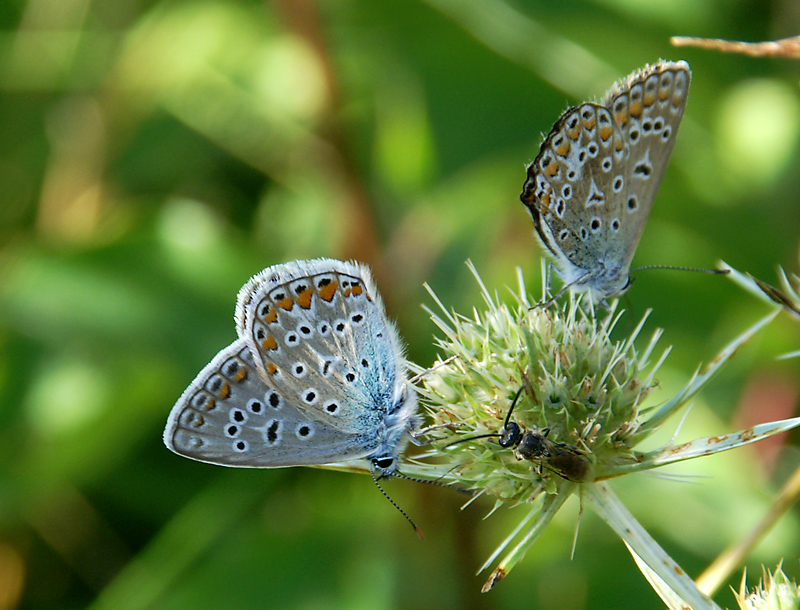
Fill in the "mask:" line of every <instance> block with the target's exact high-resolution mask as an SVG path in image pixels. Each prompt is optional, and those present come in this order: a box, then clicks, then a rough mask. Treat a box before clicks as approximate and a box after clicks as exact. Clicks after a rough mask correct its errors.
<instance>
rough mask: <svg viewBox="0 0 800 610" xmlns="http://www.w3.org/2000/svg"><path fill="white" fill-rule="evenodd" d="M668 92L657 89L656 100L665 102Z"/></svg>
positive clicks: (667, 90)
mask: <svg viewBox="0 0 800 610" xmlns="http://www.w3.org/2000/svg"><path fill="white" fill-rule="evenodd" d="M669 94H670V90H669V89H659V90H658V99H660V100H661V101H662V102H665V101H667V100H668V99H669Z"/></svg>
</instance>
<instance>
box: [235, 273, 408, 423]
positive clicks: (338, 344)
mask: <svg viewBox="0 0 800 610" xmlns="http://www.w3.org/2000/svg"><path fill="white" fill-rule="evenodd" d="M365 273H366V272H365V270H364V269H363V268H360V267H358V266H356V265H352V264H347V263H341V262H339V261H330V260H324V261H319V264H316V265H315V264H305V265H304V266H302V267H298V268H296V269H295V268H294V267H292V266H291V264H289V265H284V266H281V268H280V269H279V273H275V271H274V270H266V271H265V272H264V273H262V274H259V276H256V277H255V278H253V279H252V280H251V282H250V283H249V284H248V286H245V288H243V289H242V292H240V298H239V303H240V305H239V309H238V311H239V312H240V313H237V321H238V320H241V322H239V323H238V324H237V326H238V328H239V329H240V335H241V336H242V338H243V339H244V340H245V341H247V342H248V344H250V345H252V346H253V350H254V354H255V360H256V366H257V367H258V369H259V371H260V372H261V374H262V375H263V376H264V377H265V378H267V379H269V380H270V383H271V384H272V385H274V387H275V388H276V389H277V390H278V391H279V392H280V393H281V395H282V396H284V397H285V398H286V399H287V400H289V401H292V402H293V403H294V404H296V405H297V408H298V409H299V410H302V411H305V412H307V413H309V414H310V416H313V417H314V418H315V419H317V420H318V421H322V422H325V424H326V425H328V426H330V427H332V428H336V429H339V430H342V431H344V432H349V433H363V432H364V431H372V430H375V429H377V428H378V426H379V425H380V424H381V422H382V421H383V419H384V416H385V415H386V413H387V411H389V410H390V409H391V407H392V405H393V404H394V402H395V401H396V398H397V395H398V393H399V392H400V391H402V390H403V389H404V388H403V386H404V384H405V377H404V370H403V367H404V365H403V364H402V359H401V358H398V357H396V353H397V352H398V351H399V341H398V339H397V336H396V332H395V330H394V328H393V327H392V326H391V324H390V323H389V322H388V321H387V320H386V317H385V314H384V312H383V307H382V304H381V302H380V300H379V297H378V296H377V292H376V291H375V290H374V287H373V286H372V283H371V280H369V278H368V277H367V278H365V277H363V276H364V275H365Z"/></svg>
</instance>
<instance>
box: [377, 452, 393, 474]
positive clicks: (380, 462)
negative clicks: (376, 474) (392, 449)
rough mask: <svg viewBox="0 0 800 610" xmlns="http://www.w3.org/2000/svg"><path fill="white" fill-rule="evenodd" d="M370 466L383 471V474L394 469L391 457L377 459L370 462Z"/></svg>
mask: <svg viewBox="0 0 800 610" xmlns="http://www.w3.org/2000/svg"><path fill="white" fill-rule="evenodd" d="M372 465H373V466H375V468H378V469H379V470H383V471H384V472H387V471H390V470H392V469H393V467H394V458H393V457H389V456H387V457H379V458H375V459H374V460H372Z"/></svg>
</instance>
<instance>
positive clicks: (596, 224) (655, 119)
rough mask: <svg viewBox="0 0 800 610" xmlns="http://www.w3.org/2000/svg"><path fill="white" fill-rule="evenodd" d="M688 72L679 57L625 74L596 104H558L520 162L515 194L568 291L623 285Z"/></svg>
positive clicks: (605, 290)
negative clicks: (534, 151) (526, 162)
mask: <svg viewBox="0 0 800 610" xmlns="http://www.w3.org/2000/svg"><path fill="white" fill-rule="evenodd" d="M690 77H691V73H690V71H689V66H688V64H686V63H685V62H676V63H667V62H659V63H657V64H655V65H654V66H647V67H645V68H644V69H643V70H641V71H638V72H636V73H634V74H632V75H630V76H629V77H628V78H627V79H625V80H624V81H622V82H620V83H617V84H616V85H615V86H614V88H612V90H611V91H610V92H609V93H608V94H607V96H606V99H605V101H604V102H603V104H602V105H601V104H593V103H585V104H581V105H580V106H578V107H576V108H571V109H569V110H567V111H566V112H565V113H564V114H563V115H562V116H561V118H560V119H559V120H558V121H557V122H556V124H555V126H554V127H553V130H552V131H551V132H550V134H549V135H548V136H547V138H545V141H544V143H543V144H542V147H541V150H540V152H539V155H538V156H537V157H536V159H535V160H534V162H533V163H532V164H531V165H530V166H529V167H528V178H527V180H526V182H525V186H524V188H523V192H522V195H521V199H522V202H523V203H524V204H525V206H526V207H527V208H528V210H529V211H530V213H531V216H532V217H533V221H534V226H535V228H536V232H537V234H538V235H539V238H540V239H541V240H542V242H543V243H544V245H545V247H546V248H547V249H548V250H550V252H551V253H552V254H553V255H554V256H555V258H556V262H557V264H558V266H559V267H560V269H561V270H562V275H563V276H564V281H565V282H566V283H567V284H568V285H573V289H575V290H590V291H592V292H594V293H595V295H597V296H599V297H600V298H606V297H608V296H610V295H612V294H614V293H615V292H618V291H620V290H622V289H623V288H624V287H625V285H626V284H627V282H628V272H629V269H630V264H631V260H632V259H633V255H634V252H635V251H636V246H637V245H638V243H639V239H640V238H641V235H642V231H643V230H644V225H645V222H646V221H647V217H648V215H649V213H650V209H651V207H652V204H653V200H654V198H655V195H656V192H657V191H658V187H659V185H660V183H661V179H662V177H663V176H664V171H665V170H666V166H667V162H668V160H669V155H670V153H671V152H672V147H673V146H674V144H675V135H676V133H677V131H678V126H679V124H680V120H681V117H682V116H683V110H684V108H685V106H686V100H687V94H688V89H689V81H690Z"/></svg>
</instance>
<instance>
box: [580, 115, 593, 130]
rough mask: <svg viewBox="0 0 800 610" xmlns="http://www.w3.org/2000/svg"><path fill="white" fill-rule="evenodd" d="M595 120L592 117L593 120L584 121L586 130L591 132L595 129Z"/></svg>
mask: <svg viewBox="0 0 800 610" xmlns="http://www.w3.org/2000/svg"><path fill="white" fill-rule="evenodd" d="M594 125H595V119H594V117H592V118H591V119H583V127H584V129H586V130H588V131H591V130H592V129H594Z"/></svg>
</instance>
